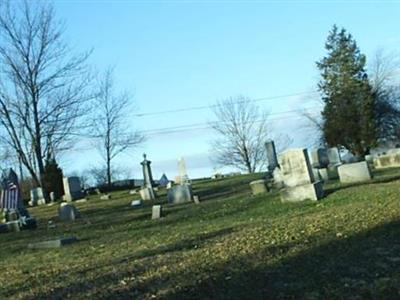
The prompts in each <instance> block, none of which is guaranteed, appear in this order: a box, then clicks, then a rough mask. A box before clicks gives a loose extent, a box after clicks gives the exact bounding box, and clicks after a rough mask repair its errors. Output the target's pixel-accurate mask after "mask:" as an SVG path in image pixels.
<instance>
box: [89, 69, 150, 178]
mask: <svg viewBox="0 0 400 300" xmlns="http://www.w3.org/2000/svg"><path fill="white" fill-rule="evenodd" d="M95 105H96V109H95V115H94V118H93V131H94V133H93V136H94V137H95V142H96V145H97V148H98V149H99V151H100V154H101V156H102V157H103V159H104V161H105V169H106V183H107V184H108V186H110V185H111V183H112V177H113V176H112V169H113V168H112V161H113V159H114V158H115V157H117V156H118V155H119V154H121V153H122V152H124V151H125V150H127V149H129V148H133V147H136V146H137V145H139V144H140V143H142V142H143V141H144V137H143V135H141V134H139V133H138V132H137V131H133V130H132V129H131V126H132V124H131V122H128V116H129V115H128V114H129V112H130V111H131V109H132V98H131V97H130V96H129V94H128V93H126V92H122V93H118V92H117V91H116V90H115V87H114V80H113V69H112V68H109V69H107V70H106V71H105V72H104V74H103V75H102V76H101V78H100V79H99V81H98V92H97V93H96V97H95Z"/></svg>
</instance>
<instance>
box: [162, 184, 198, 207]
mask: <svg viewBox="0 0 400 300" xmlns="http://www.w3.org/2000/svg"><path fill="white" fill-rule="evenodd" d="M167 198H168V202H169V203H175V204H176V203H185V202H190V201H192V198H193V191H192V187H191V185H190V184H180V185H176V186H174V187H173V188H171V189H169V190H168V194H167Z"/></svg>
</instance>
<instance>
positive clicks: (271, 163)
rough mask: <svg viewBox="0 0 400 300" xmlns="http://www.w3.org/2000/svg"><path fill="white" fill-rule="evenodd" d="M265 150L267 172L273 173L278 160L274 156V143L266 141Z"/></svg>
mask: <svg viewBox="0 0 400 300" xmlns="http://www.w3.org/2000/svg"><path fill="white" fill-rule="evenodd" d="M265 149H266V151H267V159H268V171H270V172H273V171H274V170H275V168H276V167H278V158H277V156H276V150H275V143H274V141H272V140H271V141H267V142H266V143H265Z"/></svg>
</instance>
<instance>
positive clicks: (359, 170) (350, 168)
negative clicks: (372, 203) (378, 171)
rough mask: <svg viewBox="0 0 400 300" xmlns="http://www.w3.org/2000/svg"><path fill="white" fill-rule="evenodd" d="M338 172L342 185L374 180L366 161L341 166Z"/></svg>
mask: <svg viewBox="0 0 400 300" xmlns="http://www.w3.org/2000/svg"><path fill="white" fill-rule="evenodd" d="M338 172H339V179H340V182H341V183H355V182H363V181H368V180H371V179H372V176H371V173H370V171H369V168H368V164H367V162H366V161H362V162H358V163H352V164H344V165H341V166H340V167H339V168H338Z"/></svg>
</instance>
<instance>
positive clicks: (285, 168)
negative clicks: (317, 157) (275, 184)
mask: <svg viewBox="0 0 400 300" xmlns="http://www.w3.org/2000/svg"><path fill="white" fill-rule="evenodd" d="M279 165H280V170H281V176H282V179H283V182H284V185H285V189H284V190H282V191H281V200H282V202H297V201H303V200H307V199H310V200H319V199H320V198H321V197H322V196H323V188H322V182H320V181H318V182H317V181H316V178H315V177H314V173H313V169H312V167H311V164H310V161H309V157H308V154H307V150H306V149H291V150H287V151H285V152H284V153H282V155H281V157H280V161H279Z"/></svg>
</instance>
